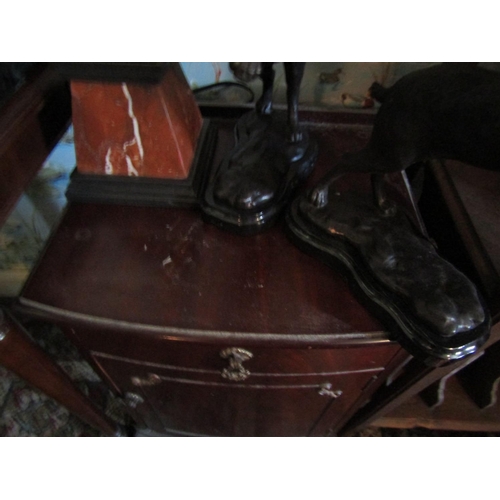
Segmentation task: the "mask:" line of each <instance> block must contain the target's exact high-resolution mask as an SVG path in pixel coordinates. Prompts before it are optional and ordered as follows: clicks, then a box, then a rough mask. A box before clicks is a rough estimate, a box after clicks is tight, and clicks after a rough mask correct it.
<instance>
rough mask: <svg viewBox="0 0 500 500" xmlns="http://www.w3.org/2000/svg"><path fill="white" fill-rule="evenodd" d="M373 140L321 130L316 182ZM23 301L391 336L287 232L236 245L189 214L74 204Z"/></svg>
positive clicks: (174, 320)
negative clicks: (362, 143) (345, 154)
mask: <svg viewBox="0 0 500 500" xmlns="http://www.w3.org/2000/svg"><path fill="white" fill-rule="evenodd" d="M336 128H337V129H338V126H336ZM368 131H369V128H368V127H361V128H360V129H359V128H357V127H354V128H352V127H348V128H347V129H346V131H343V132H342V133H341V134H340V136H342V138H343V140H342V141H341V144H339V141H337V143H335V141H331V140H329V138H330V137H331V136H330V135H329V133H328V130H326V129H325V128H324V127H321V126H320V127H319V129H318V130H317V134H316V135H317V138H318V142H319V143H320V144H319V146H320V151H321V153H320V158H319V159H318V167H317V168H316V173H315V176H314V177H315V178H317V177H318V175H319V174H320V172H321V170H322V165H323V170H324V165H328V164H331V163H332V160H334V158H335V157H336V156H338V155H339V154H341V153H342V152H343V151H342V149H347V150H348V149H351V148H353V147H355V146H356V143H357V142H359V141H360V137H361V139H362V140H366V138H367V137H368V136H369V134H368V133H367V132H368ZM342 134H343V135H342ZM351 136H352V137H351ZM339 146H341V147H339ZM21 301H24V302H25V304H27V303H31V305H32V304H33V303H37V304H39V305H42V306H43V307H48V308H49V309H53V310H59V311H60V310H62V311H69V312H71V313H77V314H79V315H88V316H89V317H94V318H95V317H96V318H103V319H107V320H118V321H123V322H128V323H132V324H139V325H150V326H153V327H173V328H177V329H185V330H190V329H194V330H200V331H204V330H205V331H213V332H241V333H253V334H257V335H258V334H276V335H297V336H307V335H315V336H322V335H332V334H334V335H338V334H342V335H345V336H346V337H349V336H350V335H352V334H358V333H360V334H363V335H364V334H368V335H369V336H372V337H373V339H375V338H376V337H377V336H378V339H379V340H380V339H385V338H386V337H387V336H386V334H384V333H382V331H383V327H382V326H381V325H380V323H379V322H378V321H377V320H375V319H374V318H373V316H371V315H370V314H369V313H368V312H367V311H366V310H365V309H364V308H363V307H362V306H361V305H360V304H359V303H358V301H357V300H356V298H355V297H354V296H353V295H352V293H351V291H350V290H349V287H348V285H347V283H346V282H345V281H344V280H343V279H342V278H341V277H340V275H339V274H338V273H337V272H335V271H333V270H331V269H330V268H328V267H326V266H325V265H324V264H322V263H320V262H319V261H317V260H316V259H314V258H313V257H310V256H308V255H306V254H304V253H303V252H301V251H300V250H299V249H297V248H296V247H295V246H294V245H292V244H291V243H290V242H289V241H288V240H287V238H286V235H285V233H284V231H283V226H282V224H281V223H280V224H278V225H277V226H276V227H274V228H272V229H270V230H267V231H266V232H264V233H262V234H259V235H257V236H238V235H234V234H231V233H228V232H224V231H222V230H220V229H218V228H216V227H215V226H212V225H210V224H207V223H204V222H203V221H202V219H201V216H200V213H199V212H198V211H196V210H187V209H173V208H151V207H131V206H128V207H127V206H117V205H97V204H95V205H94V204H81V205H80V204H72V205H70V206H69V208H68V210H67V212H66V214H65V216H64V218H63V221H62V223H61V225H60V227H59V229H58V230H57V231H56V233H55V234H54V235H53V237H52V239H51V242H50V244H49V245H48V247H47V249H46V251H45V254H44V255H43V257H42V259H41V260H40V263H39V265H38V267H37V268H36V269H35V271H34V273H32V276H31V278H30V280H29V281H28V283H27V285H26V286H25V288H24V291H23V293H22V297H21ZM35 309H36V308H35Z"/></svg>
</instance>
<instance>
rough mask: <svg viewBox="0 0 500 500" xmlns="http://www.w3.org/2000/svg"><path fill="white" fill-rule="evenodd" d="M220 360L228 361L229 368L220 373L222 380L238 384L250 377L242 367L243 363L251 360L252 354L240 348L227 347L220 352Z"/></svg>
mask: <svg viewBox="0 0 500 500" xmlns="http://www.w3.org/2000/svg"><path fill="white" fill-rule="evenodd" d="M220 356H221V358H224V359H228V360H229V366H228V367H227V368H224V369H223V370H222V372H221V375H222V377H223V378H226V379H228V380H231V381H232V382H240V381H242V380H245V379H247V378H248V377H249V376H250V372H249V371H248V370H247V369H246V368H244V367H243V364H242V363H243V362H244V361H248V360H249V359H251V358H253V354H252V353H251V352H250V351H247V350H246V349H242V348H241V347H228V348H227V349H223V350H222V351H221V352H220Z"/></svg>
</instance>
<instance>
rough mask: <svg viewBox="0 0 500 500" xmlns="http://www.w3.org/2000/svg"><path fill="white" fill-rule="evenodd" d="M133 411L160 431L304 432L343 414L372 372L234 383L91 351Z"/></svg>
mask: <svg viewBox="0 0 500 500" xmlns="http://www.w3.org/2000/svg"><path fill="white" fill-rule="evenodd" d="M94 356H95V358H96V361H97V362H98V363H99V365H100V366H101V368H102V370H103V371H104V372H105V373H106V375H107V376H108V377H109V378H110V379H112V380H113V381H114V382H115V383H116V384H117V385H118V386H119V387H120V389H121V390H122V391H123V394H124V396H125V398H126V400H127V401H128V402H129V404H130V405H131V406H132V412H134V413H135V414H140V416H141V418H142V419H143V421H144V422H145V423H146V425H147V426H148V427H149V428H151V429H153V430H155V431H157V432H160V433H176V434H187V435H189V434H194V435H210V436H307V435H309V434H311V433H312V432H314V428H315V426H316V425H317V423H318V421H319V420H320V419H321V416H322V415H324V414H325V413H326V412H327V411H328V414H329V425H330V426H334V425H335V423H336V422H337V421H338V420H339V419H340V418H341V417H342V416H343V415H344V414H345V412H346V411H347V410H348V409H349V408H350V407H351V406H352V405H353V403H354V402H355V401H356V400H357V399H358V397H359V396H360V395H361V393H362V390H363V388H364V387H365V386H366V385H367V384H368V383H369V382H370V381H371V380H373V379H374V378H376V374H374V373H373V372H368V371H364V372H357V373H356V372H355V373H345V374H343V375H329V374H328V375H326V374H324V375H316V374H309V375H306V374H302V375H300V376H292V377H286V376H285V377H279V376H276V377H263V378H259V377H253V376H252V375H250V376H249V377H248V378H247V379H245V380H243V381H237V382H234V381H231V380H227V379H224V378H222V377H220V375H219V376H218V378H217V377H214V376H213V375H212V374H207V373H206V372H201V373H200V372H195V373H193V372H185V373H179V372H178V371H175V370H171V369H170V368H169V367H162V366H161V365H159V364H157V365H154V366H153V365H152V364H148V363H143V362H140V361H132V360H129V359H126V360H123V359H119V358H118V357H114V356H113V357H110V356H106V355H104V356H100V355H94Z"/></svg>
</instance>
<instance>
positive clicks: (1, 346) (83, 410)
mask: <svg viewBox="0 0 500 500" xmlns="http://www.w3.org/2000/svg"><path fill="white" fill-rule="evenodd" d="M0 364H2V365H3V366H4V367H5V368H7V369H8V370H10V371H11V372H13V373H15V374H16V375H18V376H19V377H21V378H22V379H24V380H25V381H26V382H28V383H29V384H31V385H33V386H34V387H36V388H37V389H40V390H41V391H42V392H43V393H45V394H46V395H47V396H50V397H51V398H53V399H55V400H56V401H57V402H58V403H60V404H61V405H63V406H64V407H66V408H67V409H68V410H69V411H70V412H71V413H73V414H75V415H76V416H78V417H79V418H81V419H82V420H83V421H84V422H86V423H87V424H89V425H91V426H92V427H95V428H97V429H99V430H100V431H102V432H104V433H105V434H107V435H110V436H119V435H122V434H123V433H122V431H121V428H120V426H119V425H118V424H117V423H115V422H113V421H112V420H111V419H110V418H108V417H107V416H106V415H105V414H104V413H103V412H102V411H101V410H100V409H99V408H97V407H96V406H95V405H94V404H93V403H92V402H91V401H90V400H89V399H88V398H87V397H86V396H85V395H84V394H83V393H81V392H80V391H79V390H78V389H77V388H76V386H75V385H74V384H73V382H72V380H71V379H70V378H69V377H68V375H66V373H65V372H64V371H63V370H62V369H61V368H59V366H58V365H57V364H56V363H55V362H54V361H53V360H52V359H51V358H50V357H49V356H48V355H47V354H46V353H45V352H44V351H43V350H42V349H41V348H40V347H38V346H37V345H36V344H35V343H34V342H33V341H32V340H31V339H30V338H29V337H28V335H27V334H26V332H24V330H23V328H22V327H21V326H20V325H19V324H18V323H17V322H16V321H15V320H13V319H12V318H11V317H10V316H8V314H6V313H5V312H4V311H2V310H1V309H0Z"/></svg>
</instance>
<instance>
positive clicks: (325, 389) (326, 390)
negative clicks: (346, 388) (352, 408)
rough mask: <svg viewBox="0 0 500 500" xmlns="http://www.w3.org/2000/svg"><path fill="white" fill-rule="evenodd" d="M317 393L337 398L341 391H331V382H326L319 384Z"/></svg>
mask: <svg viewBox="0 0 500 500" xmlns="http://www.w3.org/2000/svg"><path fill="white" fill-rule="evenodd" d="M318 394H319V395H320V396H328V397H329V398H333V399H337V398H338V397H340V396H342V391H341V390H337V391H332V384H330V383H329V382H327V383H326V384H321V385H320V386H319V391H318Z"/></svg>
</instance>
